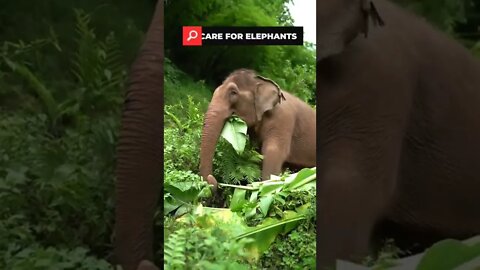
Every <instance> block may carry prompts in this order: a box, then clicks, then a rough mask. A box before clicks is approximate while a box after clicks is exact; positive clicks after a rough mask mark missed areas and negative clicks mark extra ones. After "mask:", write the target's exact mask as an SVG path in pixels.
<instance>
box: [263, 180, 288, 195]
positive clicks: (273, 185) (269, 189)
mask: <svg viewBox="0 0 480 270" xmlns="http://www.w3.org/2000/svg"><path fill="white" fill-rule="evenodd" d="M283 186H284V183H283V182H269V183H265V184H263V185H261V186H260V190H259V191H260V195H261V196H265V195H268V194H272V193H275V192H278V191H280V190H281V189H282V188H283Z"/></svg>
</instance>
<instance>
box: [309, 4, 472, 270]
mask: <svg viewBox="0 0 480 270" xmlns="http://www.w3.org/2000/svg"><path fill="white" fill-rule="evenodd" d="M317 87H318V90H317V99H318V101H317V114H318V115H317V116H318V118H317V119H318V123H317V124H318V126H317V127H318V130H319V134H318V138H317V139H318V142H317V146H318V153H319V156H318V159H317V161H318V165H317V167H318V170H317V171H318V175H317V176H318V178H317V183H318V189H317V200H318V208H317V209H318V210H317V211H318V214H317V215H318V216H317V233H318V239H319V242H318V243H317V247H318V252H319V253H318V260H317V264H318V266H319V267H321V268H322V267H330V266H333V265H334V263H335V260H336V259H345V260H361V259H362V258H364V256H366V255H368V253H369V246H370V244H371V237H372V235H373V233H374V231H375V229H376V227H377V226H378V225H379V224H380V223H381V222H383V221H389V222H390V223H394V224H396V225H398V226H401V227H404V228H407V229H411V230H417V231H420V232H422V231H423V232H428V233H429V234H434V235H436V236H437V238H438V239H441V238H447V237H452V238H460V239H462V238H467V237H469V236H472V235H475V234H479V233H480V204H479V200H478V198H479V194H480V120H479V116H480V61H479V60H478V59H476V58H474V57H473V56H472V55H471V53H470V52H469V51H468V50H466V49H465V48H464V47H463V46H461V45H460V44H459V43H458V42H456V41H455V40H453V39H452V38H450V37H448V36H447V35H445V34H443V33H441V32H440V31H438V30H436V29H435V28H434V27H432V26H430V25H429V24H428V23H427V22H426V21H425V20H424V19H422V18H419V17H417V16H415V15H413V14H412V13H410V12H408V11H406V10H404V9H402V8H400V7H399V6H397V5H396V4H394V3H392V2H390V1H387V0H348V1H338V0H323V1H317Z"/></svg>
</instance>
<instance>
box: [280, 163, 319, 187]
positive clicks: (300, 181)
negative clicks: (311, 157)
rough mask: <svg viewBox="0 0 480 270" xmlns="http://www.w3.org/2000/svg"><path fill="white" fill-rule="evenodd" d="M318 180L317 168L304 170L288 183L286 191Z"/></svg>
mask: <svg viewBox="0 0 480 270" xmlns="http://www.w3.org/2000/svg"><path fill="white" fill-rule="evenodd" d="M316 178H317V175H316V168H311V169H310V168H305V169H302V170H301V171H300V172H298V173H297V176H296V177H295V178H294V179H293V180H292V181H291V182H289V183H288V185H287V186H286V187H285V190H292V189H295V188H299V187H301V186H303V185H305V184H307V183H308V182H311V181H314V180H315V179H316Z"/></svg>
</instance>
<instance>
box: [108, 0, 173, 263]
mask: <svg viewBox="0 0 480 270" xmlns="http://www.w3.org/2000/svg"><path fill="white" fill-rule="evenodd" d="M163 3H164V1H158V2H157V6H156V9H155V14H154V15H153V19H152V22H151V24H150V27H149V29H148V32H147V34H146V38H145V41H144V43H143V46H142V47H141V49H140V52H139V54H138V56H137V59H136V60H135V62H134V63H133V65H132V67H131V70H130V74H129V88H128V91H127V95H126V100H125V104H124V110H123V115H122V127H121V131H120V137H119V142H118V146H117V168H116V172H115V174H116V178H117V182H116V189H115V192H116V194H115V197H116V202H115V206H116V209H115V210H116V211H115V228H114V230H115V239H114V257H115V261H116V263H118V264H120V265H121V266H122V267H123V270H133V269H137V270H153V269H158V268H157V267H156V266H155V265H153V264H152V263H151V262H149V261H153V252H152V251H153V243H152V242H153V215H154V212H155V209H156V206H157V200H158V194H159V193H160V191H161V189H160V184H161V181H162V178H161V176H162V175H163V174H162V168H163V161H162V154H163V149H162V143H163V117H162V114H163V109H162V106H163V57H164V51H163V44H164V42H163Z"/></svg>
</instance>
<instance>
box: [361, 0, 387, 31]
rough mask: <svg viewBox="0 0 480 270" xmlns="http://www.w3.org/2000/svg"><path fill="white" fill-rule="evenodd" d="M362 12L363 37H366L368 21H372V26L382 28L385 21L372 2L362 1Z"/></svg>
mask: <svg viewBox="0 0 480 270" xmlns="http://www.w3.org/2000/svg"><path fill="white" fill-rule="evenodd" d="M362 11H363V17H364V30H363V33H364V35H365V37H368V27H369V23H370V19H372V22H373V25H374V26H384V25H385V21H384V20H383V19H382V17H381V16H380V13H379V12H378V10H377V8H376V7H375V4H374V3H373V0H362Z"/></svg>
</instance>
